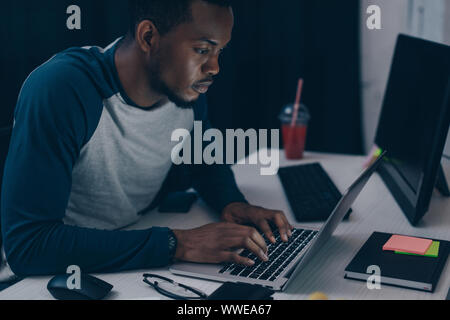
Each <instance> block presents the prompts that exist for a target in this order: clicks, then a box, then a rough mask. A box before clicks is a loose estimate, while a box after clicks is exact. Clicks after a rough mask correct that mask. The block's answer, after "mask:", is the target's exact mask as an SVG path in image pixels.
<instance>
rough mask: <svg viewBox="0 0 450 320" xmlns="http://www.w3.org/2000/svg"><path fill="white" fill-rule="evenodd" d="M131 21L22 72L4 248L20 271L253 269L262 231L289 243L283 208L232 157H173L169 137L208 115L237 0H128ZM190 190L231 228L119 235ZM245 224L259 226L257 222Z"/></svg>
mask: <svg viewBox="0 0 450 320" xmlns="http://www.w3.org/2000/svg"><path fill="white" fill-rule="evenodd" d="M131 13H132V14H131V24H132V25H131V27H130V31H129V32H128V34H127V35H126V37H125V38H121V39H118V40H117V41H116V42H114V43H113V44H112V45H110V46H109V47H108V48H106V49H100V48H97V47H93V48H72V49H69V50H66V51H64V52H62V53H60V54H57V55H56V56H54V57H53V58H52V59H50V60H49V61H48V62H46V63H45V64H44V65H42V66H41V67H39V68H38V69H37V70H35V71H34V72H33V73H32V74H31V75H30V76H29V77H28V79H27V80H26V82H25V84H24V86H23V88H22V90H21V93H20V96H19V99H18V103H17V107H16V111H15V126H14V130H13V136H12V140H11V147H10V151H9V155H8V159H7V163H6V168H5V177H4V187H3V195H2V199H3V201H2V234H3V238H4V251H5V253H6V257H7V261H8V263H9V265H10V267H11V269H12V271H13V272H14V273H15V274H16V275H19V276H29V275H41V274H55V273H63V272H65V270H66V269H67V267H68V266H69V265H78V266H79V267H80V268H81V270H82V271H84V272H117V271H121V270H129V269H143V268H151V267H160V266H165V265H168V264H169V263H171V262H173V261H175V260H182V261H192V262H202V263H220V262H235V263H239V264H244V265H252V264H254V261H252V260H250V259H247V258H243V257H241V256H239V255H237V254H236V253H235V249H237V248H246V249H248V250H250V251H252V252H254V253H255V255H256V256H257V257H258V258H260V259H262V260H264V261H266V260H267V255H266V253H267V247H266V244H265V241H264V239H263V237H262V236H261V235H260V233H259V232H258V231H257V228H258V229H259V230H261V231H262V232H264V233H265V235H266V236H267V238H268V239H270V240H271V241H272V242H274V241H275V239H274V238H273V234H272V231H271V228H270V227H269V224H270V223H273V224H274V225H275V226H276V227H277V228H278V229H279V231H280V234H281V235H282V239H283V241H287V240H288V237H289V236H290V231H291V229H292V226H291V225H290V224H289V222H288V221H287V219H286V217H285V216H284V214H283V213H282V212H279V211H273V210H267V209H263V208H260V207H255V206H252V205H250V204H248V203H247V202H246V200H245V198H244V197H243V195H242V194H241V193H240V192H239V190H238V188H237V186H236V183H235V181H234V177H233V174H232V172H231V170H230V169H229V168H228V167H227V166H221V165H213V166H208V165H182V166H173V165H172V162H171V149H172V148H173V146H174V144H173V142H171V139H170V138H171V133H172V132H173V131H174V130H175V129H178V128H186V129H189V130H192V128H193V122H194V120H199V121H204V127H206V128H208V125H209V123H208V121H207V117H206V109H207V107H206V102H205V101H206V100H205V97H204V96H202V95H203V94H204V93H206V92H207V90H208V87H209V86H210V85H211V84H212V81H213V79H214V76H216V75H217V74H218V73H219V63H218V60H219V55H220V53H221V51H222V49H223V48H224V47H225V46H226V44H227V43H228V42H229V41H230V39H231V32H232V27H233V13H232V9H231V7H230V5H229V3H228V1H220V0H171V1H168V0H139V1H132V2H131ZM192 186H193V187H194V188H195V189H196V190H197V191H198V192H199V194H200V195H201V196H202V197H203V199H204V200H205V201H206V202H207V203H208V204H209V205H211V207H212V208H214V209H215V210H216V211H218V212H219V213H221V218H222V221H223V222H221V223H215V224H210V225H206V226H203V227H200V228H197V229H193V230H170V229H168V228H159V227H154V228H151V229H149V230H141V231H120V230H119V229H122V228H124V227H126V226H128V225H131V224H133V223H135V222H136V221H137V220H138V219H139V217H140V215H141V214H142V213H143V212H145V211H148V210H149V209H151V208H154V207H155V206H157V205H158V203H160V202H161V199H162V198H163V197H164V196H165V195H167V193H168V192H169V191H174V190H182V189H184V190H185V189H187V188H189V187H192ZM248 225H253V226H254V227H250V226H248Z"/></svg>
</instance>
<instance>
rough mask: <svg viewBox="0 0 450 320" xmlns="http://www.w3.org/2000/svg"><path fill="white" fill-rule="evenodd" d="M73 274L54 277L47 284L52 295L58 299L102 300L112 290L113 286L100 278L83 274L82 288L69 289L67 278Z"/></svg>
mask: <svg viewBox="0 0 450 320" xmlns="http://www.w3.org/2000/svg"><path fill="white" fill-rule="evenodd" d="M70 276H71V274H62V275H57V276H55V277H53V278H52V279H51V280H50V281H49V282H48V284H47V289H48V291H49V292H50V293H51V295H52V296H53V297H54V298H55V299H58V300H101V299H103V298H104V297H106V295H107V294H108V293H109V292H110V291H111V289H112V288H113V286H112V285H111V284H109V283H107V282H105V281H103V280H101V279H99V278H96V277H93V276H90V275H88V274H83V273H82V274H81V279H80V289H69V288H68V287H67V280H68V279H69V277H70Z"/></svg>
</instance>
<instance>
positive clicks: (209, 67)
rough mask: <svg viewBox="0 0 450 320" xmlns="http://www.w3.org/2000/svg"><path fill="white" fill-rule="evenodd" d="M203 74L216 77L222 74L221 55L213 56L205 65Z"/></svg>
mask: <svg viewBox="0 0 450 320" xmlns="http://www.w3.org/2000/svg"><path fill="white" fill-rule="evenodd" d="M203 72H204V73H206V74H208V75H209V76H215V75H217V74H218V73H219V72H220V67H219V55H214V56H211V57H210V58H209V59H208V61H207V62H206V63H205V64H204V65H203Z"/></svg>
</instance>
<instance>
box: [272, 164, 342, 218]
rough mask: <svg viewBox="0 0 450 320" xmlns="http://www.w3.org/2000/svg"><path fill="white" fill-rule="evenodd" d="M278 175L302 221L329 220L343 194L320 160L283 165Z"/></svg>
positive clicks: (293, 208) (295, 211)
mask: <svg viewBox="0 0 450 320" xmlns="http://www.w3.org/2000/svg"><path fill="white" fill-rule="evenodd" d="M278 176H279V177H280V181H281V184H282V185H283V188H284V191H285V193H286V196H287V198H288V201H289V204H290V206H291V209H292V211H293V213H294V215H295V218H296V220H297V221H298V222H310V221H325V220H327V219H328V217H329V216H330V214H331V213H332V212H333V209H334V208H335V207H336V205H337V204H338V202H339V200H340V199H341V198H342V194H341V193H340V192H339V190H338V189H337V188H336V186H335V185H334V183H333V181H332V180H331V179H330V177H329V176H328V174H327V173H326V171H325V170H324V169H323V168H322V166H321V165H320V164H319V163H313V164H306V165H299V166H292V167H286V168H280V169H279V171H278ZM350 213H351V209H350V210H349V212H348V213H347V215H346V217H345V219H348V217H349V215H350Z"/></svg>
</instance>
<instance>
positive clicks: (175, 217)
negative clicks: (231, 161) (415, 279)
mask: <svg viewBox="0 0 450 320" xmlns="http://www.w3.org/2000/svg"><path fill="white" fill-rule="evenodd" d="M253 156H255V155H253ZM280 158H281V159H280V166H286V165H294V164H298V163H308V162H320V163H321V164H322V165H323V167H324V168H325V169H326V171H327V172H328V173H329V175H330V176H331V178H332V179H333V181H334V182H335V184H336V185H337V187H338V189H340V190H341V191H344V190H345V189H346V188H347V187H348V186H349V185H350V184H351V183H352V182H353V180H354V179H355V178H356V177H357V176H358V175H359V173H360V172H361V171H362V164H363V162H364V158H363V157H355V156H343V155H329V154H320V153H306V155H305V159H304V160H302V161H297V162H288V161H286V160H285V159H284V154H283V153H282V152H281V153H280ZM443 165H444V171H445V172H446V175H447V179H448V181H450V162H449V161H445V162H444V163H443ZM233 170H234V172H235V175H236V180H237V182H238V185H239V186H240V189H241V190H242V192H243V193H244V194H245V196H246V198H247V199H248V201H249V202H250V203H252V204H255V205H259V206H263V207H266V208H272V209H280V210H283V211H284V212H285V213H286V215H287V216H288V219H290V221H291V223H293V224H294V226H299V227H300V226H306V227H308V226H309V227H320V225H321V224H295V220H294V218H293V216H292V213H291V210H290V208H289V204H288V202H287V199H286V197H285V195H284V192H283V190H282V187H281V184H280V182H279V179H278V177H277V176H261V175H260V171H259V166H253V165H239V164H238V165H236V166H235V167H234V168H233ZM352 208H353V213H352V215H351V218H350V220H349V221H348V222H343V223H341V225H340V226H339V227H338V229H337V230H336V232H335V235H334V237H333V238H332V239H331V240H330V241H329V242H328V243H327V244H326V245H325V246H324V247H323V249H322V252H321V253H320V254H319V255H317V256H316V257H315V258H314V259H313V260H311V262H310V263H309V264H308V265H307V267H306V268H305V269H304V270H303V271H302V272H301V274H299V275H298V276H297V277H296V279H295V280H294V281H293V282H292V283H291V284H290V286H289V287H288V289H287V290H286V291H285V292H283V293H277V294H276V295H275V298H276V299H284V300H287V299H306V298H307V297H308V296H309V295H310V294H311V293H313V292H315V291H322V292H324V293H326V294H327V295H328V297H329V298H330V299H437V300H443V299H445V297H446V294H447V291H448V289H449V287H450V266H449V264H450V263H449V262H447V265H446V266H445V268H444V270H443V272H442V275H441V278H440V280H439V283H438V286H437V289H436V291H435V293H433V294H431V293H426V292H420V291H415V290H410V289H401V288H396V287H390V286H386V285H382V287H381V290H369V289H367V286H366V283H365V282H360V281H355V280H347V279H344V277H343V273H344V269H345V267H346V265H347V264H348V263H349V262H350V260H351V259H352V258H353V256H354V255H355V254H356V252H357V251H358V250H359V248H360V247H361V246H362V245H363V244H364V242H365V241H366V240H367V239H368V238H369V236H370V235H371V234H372V232H373V231H381V232H389V233H400V234H408V235H413V236H423V237H433V238H439V239H443V240H450V199H449V198H443V197H441V196H440V195H439V194H437V193H435V194H434V195H433V200H432V204H431V206H430V211H429V212H428V213H427V215H426V216H425V217H424V219H423V221H422V222H421V224H420V225H419V226H418V227H412V226H411V225H410V224H409V222H408V221H407V219H406V218H405V216H404V215H403V213H402V211H401V210H400V208H399V207H398V205H397V204H396V202H395V200H394V198H393V197H392V196H391V194H390V193H389V191H388V190H387V188H386V187H385V185H384V184H383V182H382V180H381V178H380V177H379V176H378V175H374V176H373V177H372V179H371V180H370V181H369V183H368V185H367V186H366V188H365V189H364V190H363V192H362V193H361V195H360V196H359V198H358V199H357V200H356V202H355V204H354V205H353V206H352ZM214 221H218V217H217V215H215V214H214V213H212V212H211V211H210V210H209V209H208V208H207V207H206V205H205V204H204V203H203V202H201V201H200V202H198V203H197V204H195V205H194V207H193V209H192V212H190V213H189V214H187V215H183V214H161V213H159V212H157V211H154V212H151V213H149V214H148V215H146V216H144V217H143V218H142V220H141V221H140V222H139V223H138V224H137V225H135V226H133V227H132V228H129V229H145V228H148V227H151V226H168V227H172V228H181V229H190V228H193V227H197V226H200V225H203V224H206V223H210V222H214ZM144 272H152V273H158V274H161V275H165V276H169V277H171V278H173V279H175V280H177V281H179V282H181V283H184V284H188V285H192V286H194V287H196V288H199V289H201V290H203V291H205V292H206V293H208V294H209V293H211V292H213V291H214V290H215V289H217V288H218V287H219V286H220V284H219V283H217V282H211V281H205V280H198V279H190V278H183V277H178V276H173V275H171V274H170V272H169V271H168V269H167V268H166V269H158V270H154V269H153V270H140V271H132V272H124V273H120V274H102V275H96V276H98V277H99V278H101V279H104V280H105V281H108V282H109V283H111V284H113V285H114V289H113V292H112V293H111V294H110V296H109V298H110V299H166V298H164V297H163V296H160V295H159V294H157V293H156V292H155V291H154V290H153V289H151V288H150V287H149V286H148V285H146V284H145V283H143V282H142V274H143V273H144ZM50 278H51V277H37V278H29V279H26V280H23V281H21V282H19V283H17V284H16V285H14V286H12V287H10V288H8V289H6V290H4V291H2V292H0V299H19V300H24V299H25V300H32V299H52V297H51V296H50V293H49V292H48V291H47V289H46V285H47V282H48V281H49V279H50Z"/></svg>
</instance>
